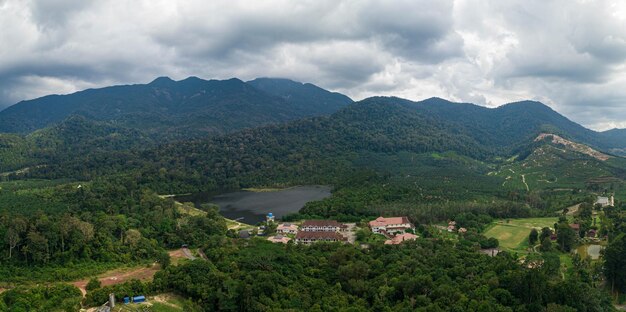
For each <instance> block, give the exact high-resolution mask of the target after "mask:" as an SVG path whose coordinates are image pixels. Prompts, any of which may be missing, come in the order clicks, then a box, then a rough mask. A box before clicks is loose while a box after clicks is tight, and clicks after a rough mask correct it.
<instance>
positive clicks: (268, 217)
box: [265, 212, 274, 222]
mask: <svg viewBox="0 0 626 312" xmlns="http://www.w3.org/2000/svg"><path fill="white" fill-rule="evenodd" d="M265 219H266V220H267V222H274V214H273V213H271V212H270V213H268V214H267V216H266V217H265Z"/></svg>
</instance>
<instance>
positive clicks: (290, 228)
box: [276, 223, 298, 231]
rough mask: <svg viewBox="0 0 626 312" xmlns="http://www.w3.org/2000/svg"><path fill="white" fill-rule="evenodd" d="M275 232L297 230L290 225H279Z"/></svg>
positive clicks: (296, 227) (293, 225)
mask: <svg viewBox="0 0 626 312" xmlns="http://www.w3.org/2000/svg"><path fill="white" fill-rule="evenodd" d="M276 230H294V231H297V230H298V226H297V225H295V224H291V223H281V224H279V225H278V226H277V227H276Z"/></svg>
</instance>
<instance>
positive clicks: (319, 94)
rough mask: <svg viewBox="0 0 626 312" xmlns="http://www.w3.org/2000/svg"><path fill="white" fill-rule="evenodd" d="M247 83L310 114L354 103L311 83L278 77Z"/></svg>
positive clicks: (330, 111) (326, 111)
mask: <svg viewBox="0 0 626 312" xmlns="http://www.w3.org/2000/svg"><path fill="white" fill-rule="evenodd" d="M247 83H248V84H249V85H251V86H253V87H255V88H257V89H259V90H261V91H263V92H266V93H268V94H271V95H274V96H277V97H280V98H282V99H284V100H285V101H286V102H287V103H289V104H291V105H293V106H294V107H297V108H298V109H299V110H301V111H303V112H306V113H307V114H308V115H310V116H314V115H319V114H320V112H321V113H323V114H332V113H334V112H336V111H338V110H339V109H341V108H343V107H345V106H346V105H348V104H350V103H352V100H351V99H350V98H349V97H347V96H345V95H343V94H340V93H336V92H329V91H327V90H324V89H322V88H320V87H318V86H316V85H313V84H310V83H301V82H296V81H293V80H289V79H278V78H257V79H255V80H251V81H248V82H247Z"/></svg>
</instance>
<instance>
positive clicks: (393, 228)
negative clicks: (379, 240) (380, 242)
mask: <svg viewBox="0 0 626 312" xmlns="http://www.w3.org/2000/svg"><path fill="white" fill-rule="evenodd" d="M369 226H370V228H372V232H373V233H378V234H385V233H398V232H404V231H406V230H409V229H410V230H415V227H414V226H413V224H412V223H411V222H409V218H407V217H392V218H383V217H378V218H376V220H374V221H370V222H369Z"/></svg>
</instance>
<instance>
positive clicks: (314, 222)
mask: <svg viewBox="0 0 626 312" xmlns="http://www.w3.org/2000/svg"><path fill="white" fill-rule="evenodd" d="M308 226H313V227H315V226H317V227H322V226H336V227H344V225H343V224H341V223H339V222H337V221H335V220H305V221H304V222H302V225H301V227H308Z"/></svg>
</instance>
